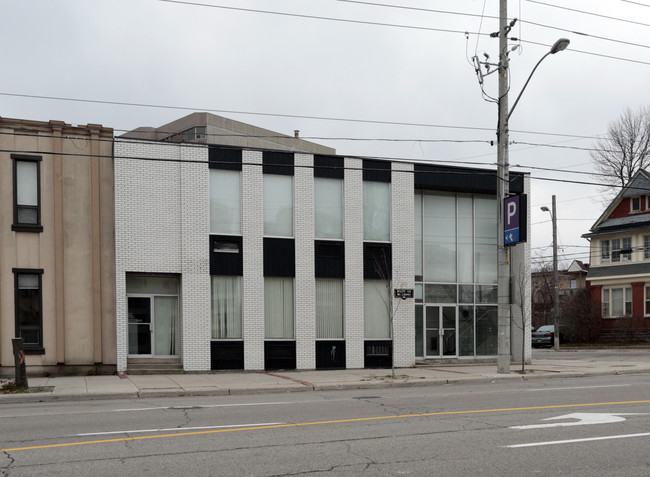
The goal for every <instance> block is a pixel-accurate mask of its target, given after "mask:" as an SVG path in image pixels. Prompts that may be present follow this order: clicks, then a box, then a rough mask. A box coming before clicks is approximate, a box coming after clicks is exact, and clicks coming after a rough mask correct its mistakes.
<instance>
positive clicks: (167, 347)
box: [128, 296, 179, 357]
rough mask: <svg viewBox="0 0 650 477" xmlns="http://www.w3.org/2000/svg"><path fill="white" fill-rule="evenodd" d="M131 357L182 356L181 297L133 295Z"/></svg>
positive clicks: (131, 300) (130, 333) (129, 300)
mask: <svg viewBox="0 0 650 477" xmlns="http://www.w3.org/2000/svg"><path fill="white" fill-rule="evenodd" d="M128 313H129V355H131V356H140V357H152V356H158V357H172V356H178V354H179V353H178V348H179V346H178V345H179V343H178V339H177V336H178V327H179V323H178V297H176V296H129V297H128Z"/></svg>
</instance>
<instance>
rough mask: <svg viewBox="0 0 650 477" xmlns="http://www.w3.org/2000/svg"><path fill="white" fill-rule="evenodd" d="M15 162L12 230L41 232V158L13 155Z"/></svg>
mask: <svg viewBox="0 0 650 477" xmlns="http://www.w3.org/2000/svg"><path fill="white" fill-rule="evenodd" d="M11 157H12V159H13V160H14V224H13V226H12V230H16V231H21V232H41V231H42V230H43V227H42V226H41V193H40V185H41V171H40V161H41V158H40V157H39V156H24V155H20V154H12V155H11Z"/></svg>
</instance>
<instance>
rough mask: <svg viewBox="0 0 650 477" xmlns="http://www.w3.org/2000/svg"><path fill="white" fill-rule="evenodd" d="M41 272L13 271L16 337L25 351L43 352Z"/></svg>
mask: <svg viewBox="0 0 650 477" xmlns="http://www.w3.org/2000/svg"><path fill="white" fill-rule="evenodd" d="M42 274H43V271H42V270H25V269H14V281H15V310H16V336H19V337H21V338H22V339H23V346H24V348H25V350H26V351H33V352H38V351H42V350H43V307H42V306H43V298H42V297H43V292H42V281H41V277H42Z"/></svg>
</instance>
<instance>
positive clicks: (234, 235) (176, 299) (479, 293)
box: [115, 139, 530, 372]
mask: <svg viewBox="0 0 650 477" xmlns="http://www.w3.org/2000/svg"><path fill="white" fill-rule="evenodd" d="M512 181H513V182H512V185H511V190H512V191H513V193H526V192H528V178H527V177H526V176H523V175H517V174H513V175H512ZM495 188H496V178H495V175H494V173H493V172H490V171H485V170H477V169H460V168H451V167H440V166H430V165H422V164H413V163H409V162H390V161H378V160H367V159H359V158H343V157H340V156H333V155H314V154H306V153H294V152H287V151H282V152H280V151H272V150H252V149H246V148H240V147H234V146H209V145H205V144H187V143H166V142H154V141H144V140H128V139H117V140H116V142H115V193H116V198H115V217H116V261H117V264H116V293H117V310H116V319H117V368H118V371H119V372H123V371H126V370H127V369H129V359H130V358H143V357H146V358H151V359H156V358H172V359H177V360H179V361H180V362H181V363H182V367H183V369H184V370H186V371H207V370H211V369H247V370H261V369H280V368H285V369H290V368H296V369H314V368H337V367H338V368H341V367H347V368H363V367H374V366H390V362H391V357H393V358H394V363H395V365H396V366H398V367H408V366H413V365H414V364H415V362H416V360H419V359H454V360H455V359H458V360H463V359H466V360H474V359H484V358H494V357H495V356H496V353H497V351H496V345H497V331H496V330H497V305H496V304H497V298H496V297H497V294H496V277H497V274H496V243H497V236H496V210H497V208H496V197H495V194H496V189H495ZM513 252H514V253H512V254H511V257H512V260H511V262H512V265H511V266H512V270H513V273H514V274H515V275H521V276H522V277H524V279H525V280H529V277H530V273H529V268H528V267H529V265H528V264H529V263H530V260H529V256H530V249H529V246H528V245H527V244H520V245H517V246H516V247H515V248H514V251H513ZM520 264H521V265H520ZM389 281H390V285H391V286H392V289H391V288H390V287H388V286H387V285H388V284H389ZM394 289H414V290H415V298H414V299H406V300H401V299H395V300H393V302H392V308H393V311H394V313H393V315H394V317H393V323H394V327H393V331H392V333H391V328H390V326H389V317H390V313H389V308H390V305H391V300H389V299H388V297H389V296H390V294H392V293H393V291H394ZM513 314H516V310H515V307H513ZM512 328H513V329H512V337H511V343H512V346H513V349H512V356H513V358H514V360H515V361H516V360H517V359H519V357H520V356H521V346H522V345H523V346H524V347H525V349H526V359H529V358H530V343H529V342H527V343H522V342H521V336H522V333H521V331H518V330H517V328H516V327H514V326H513V327H512ZM529 335H530V333H526V334H524V335H523V336H528V340H529V339H530V338H529Z"/></svg>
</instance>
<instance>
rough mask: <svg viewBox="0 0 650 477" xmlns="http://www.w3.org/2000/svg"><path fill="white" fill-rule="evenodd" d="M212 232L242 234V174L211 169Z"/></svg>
mask: <svg viewBox="0 0 650 477" xmlns="http://www.w3.org/2000/svg"><path fill="white" fill-rule="evenodd" d="M210 232H212V233H220V234H241V172H240V171H225V170H221V169H210Z"/></svg>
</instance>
